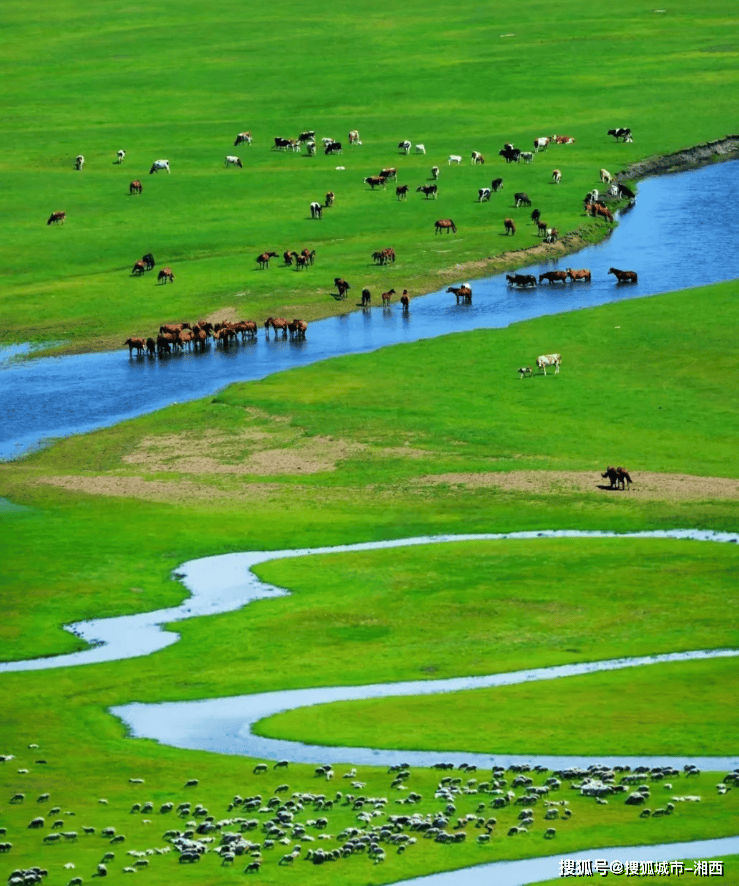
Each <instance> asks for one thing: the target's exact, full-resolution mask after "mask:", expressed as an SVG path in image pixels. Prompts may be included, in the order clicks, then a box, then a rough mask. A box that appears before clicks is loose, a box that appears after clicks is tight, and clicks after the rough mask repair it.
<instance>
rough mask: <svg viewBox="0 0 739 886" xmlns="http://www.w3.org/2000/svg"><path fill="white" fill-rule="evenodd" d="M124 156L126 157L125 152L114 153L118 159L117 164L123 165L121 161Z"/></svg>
mask: <svg viewBox="0 0 739 886" xmlns="http://www.w3.org/2000/svg"><path fill="white" fill-rule="evenodd" d="M125 156H126V152H125V151H118V152H117V153H116V157H117V158H118V162H119V163H123V160H124V159H125Z"/></svg>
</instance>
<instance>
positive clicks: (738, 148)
mask: <svg viewBox="0 0 739 886" xmlns="http://www.w3.org/2000/svg"><path fill="white" fill-rule="evenodd" d="M736 159H739V135H725V136H724V137H723V138H719V139H716V141H712V142H705V143H704V144H702V145H694V146H693V147H692V148H684V149H683V150H682V151H675V153H674V154H664V155H661V156H658V157H647V159H646V160H639V161H638V162H637V163H632V164H631V166H628V167H627V168H626V169H625V170H622V171H621V172H619V173H617V175H616V178H618V179H620V180H625V179H628V180H629V181H632V180H635V179H642V178H647V177H648V176H650V175H668V174H670V173H672V172H686V171H687V170H689V169H698V168H699V167H701V166H707V165H708V164H709V163H720V162H722V161H724V160H736Z"/></svg>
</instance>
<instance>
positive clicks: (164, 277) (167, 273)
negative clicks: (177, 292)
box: [157, 268, 174, 283]
mask: <svg viewBox="0 0 739 886" xmlns="http://www.w3.org/2000/svg"><path fill="white" fill-rule="evenodd" d="M157 282H158V283H174V273H173V271H172V268H162V270H161V271H160V272H159V274H158V275H157Z"/></svg>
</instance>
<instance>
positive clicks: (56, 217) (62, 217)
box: [46, 209, 67, 225]
mask: <svg viewBox="0 0 739 886" xmlns="http://www.w3.org/2000/svg"><path fill="white" fill-rule="evenodd" d="M66 220H67V213H66V212H64V211H63V210H62V209H58V210H57V211H56V212H52V213H51V215H50V216H49V219H48V221H47V222H46V224H47V225H58V224H59V222H61V223H62V224H64V222H65V221H66Z"/></svg>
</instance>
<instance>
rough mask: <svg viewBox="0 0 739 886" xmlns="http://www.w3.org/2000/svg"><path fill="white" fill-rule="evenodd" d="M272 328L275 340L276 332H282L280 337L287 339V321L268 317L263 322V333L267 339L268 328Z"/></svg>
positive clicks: (282, 318) (281, 318)
mask: <svg viewBox="0 0 739 886" xmlns="http://www.w3.org/2000/svg"><path fill="white" fill-rule="evenodd" d="M270 326H271V327H272V329H274V331H275V338H277V332H278V330H279V331H281V332H282V337H283V338H287V320H286V319H285V318H284V317H268V318H267V319H266V320H265V321H264V331H265V333H266V335H267V338H269V327H270Z"/></svg>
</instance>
